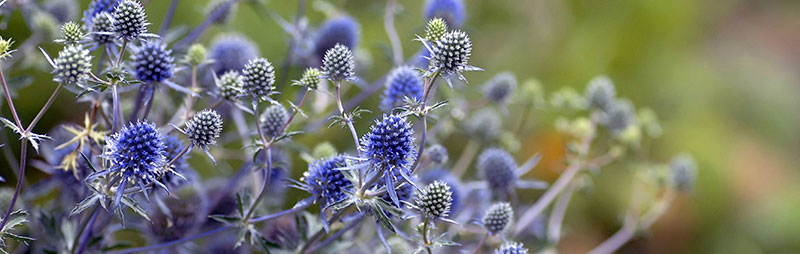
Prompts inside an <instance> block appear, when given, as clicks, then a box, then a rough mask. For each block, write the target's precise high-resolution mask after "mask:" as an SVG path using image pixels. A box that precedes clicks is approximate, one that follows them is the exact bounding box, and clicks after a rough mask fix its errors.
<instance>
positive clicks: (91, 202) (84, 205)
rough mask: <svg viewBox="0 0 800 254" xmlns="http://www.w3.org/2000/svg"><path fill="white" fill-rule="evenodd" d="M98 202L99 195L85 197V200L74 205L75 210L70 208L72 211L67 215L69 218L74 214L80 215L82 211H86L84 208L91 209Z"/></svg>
mask: <svg viewBox="0 0 800 254" xmlns="http://www.w3.org/2000/svg"><path fill="white" fill-rule="evenodd" d="M98 200H100V194H96V193H95V194H92V195H91V196H89V197H87V198H86V199H84V200H83V201H81V202H80V203H78V205H76V206H75V208H72V211H71V212H70V213H69V216H74V215H76V214H80V213H82V212H83V210H86V208H89V207H91V206H92V205H94V204H95V203H97V201H98Z"/></svg>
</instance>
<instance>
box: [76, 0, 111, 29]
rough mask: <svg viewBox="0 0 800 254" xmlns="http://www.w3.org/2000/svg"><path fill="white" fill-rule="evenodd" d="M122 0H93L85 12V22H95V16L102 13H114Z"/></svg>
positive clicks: (87, 23) (88, 23)
mask: <svg viewBox="0 0 800 254" xmlns="http://www.w3.org/2000/svg"><path fill="white" fill-rule="evenodd" d="M119 2H120V0H92V1H91V2H89V7H88V8H86V11H84V12H83V23H85V24H86V25H87V26H89V25H90V24H92V23H94V21H93V20H94V18H95V17H96V16H97V15H98V14H100V13H103V12H105V13H109V14H110V13H113V12H114V9H116V8H117V5H119Z"/></svg>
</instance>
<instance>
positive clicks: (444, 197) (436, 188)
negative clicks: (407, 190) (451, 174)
mask: <svg viewBox="0 0 800 254" xmlns="http://www.w3.org/2000/svg"><path fill="white" fill-rule="evenodd" d="M452 201H453V192H452V191H450V185H447V183H445V182H442V181H438V180H437V181H434V182H433V183H431V184H428V185H427V186H425V189H424V190H422V191H421V192H420V193H419V195H417V200H416V205H417V207H418V208H419V210H420V212H422V215H424V216H426V217H430V218H446V217H448V216H449V214H450V205H451V202H452Z"/></svg>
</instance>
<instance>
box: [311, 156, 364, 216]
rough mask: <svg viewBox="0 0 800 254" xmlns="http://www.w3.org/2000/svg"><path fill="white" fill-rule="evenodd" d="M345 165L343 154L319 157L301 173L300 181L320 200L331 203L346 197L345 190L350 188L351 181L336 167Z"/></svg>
mask: <svg viewBox="0 0 800 254" xmlns="http://www.w3.org/2000/svg"><path fill="white" fill-rule="evenodd" d="M345 166H347V162H346V160H345V156H342V155H336V156H333V157H330V158H326V159H320V160H317V161H314V162H313V163H311V165H309V166H308V171H306V172H305V173H303V178H301V179H300V181H303V182H304V183H305V187H306V188H305V189H306V191H308V192H309V193H311V194H313V195H314V196H316V197H317V201H319V202H322V205H321V206H322V207H325V206H326V204H333V203H336V202H338V201H340V200H343V199H344V198H346V197H347V191H349V190H352V188H353V183H351V182H350V181H349V180H347V178H346V177H345V176H344V174H342V171H340V170H338V168H341V167H345Z"/></svg>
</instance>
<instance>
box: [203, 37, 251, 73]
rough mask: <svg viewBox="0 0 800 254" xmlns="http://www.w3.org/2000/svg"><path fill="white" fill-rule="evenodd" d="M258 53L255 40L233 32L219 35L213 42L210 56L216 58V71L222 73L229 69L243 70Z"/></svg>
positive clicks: (214, 66)
mask: <svg viewBox="0 0 800 254" xmlns="http://www.w3.org/2000/svg"><path fill="white" fill-rule="evenodd" d="M258 55H259V51H258V47H257V46H256V44H255V43H253V41H251V40H250V39H248V38H247V37H244V36H241V35H235V34H233V35H221V36H217V37H216V38H215V39H214V41H213V42H212V43H211V51H210V54H209V57H210V58H211V59H213V60H214V65H213V67H212V68H213V70H214V73H216V74H217V75H222V74H223V73H226V72H228V71H241V70H242V69H244V66H245V65H246V64H247V62H248V61H250V60H251V59H254V58H256V57H258Z"/></svg>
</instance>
